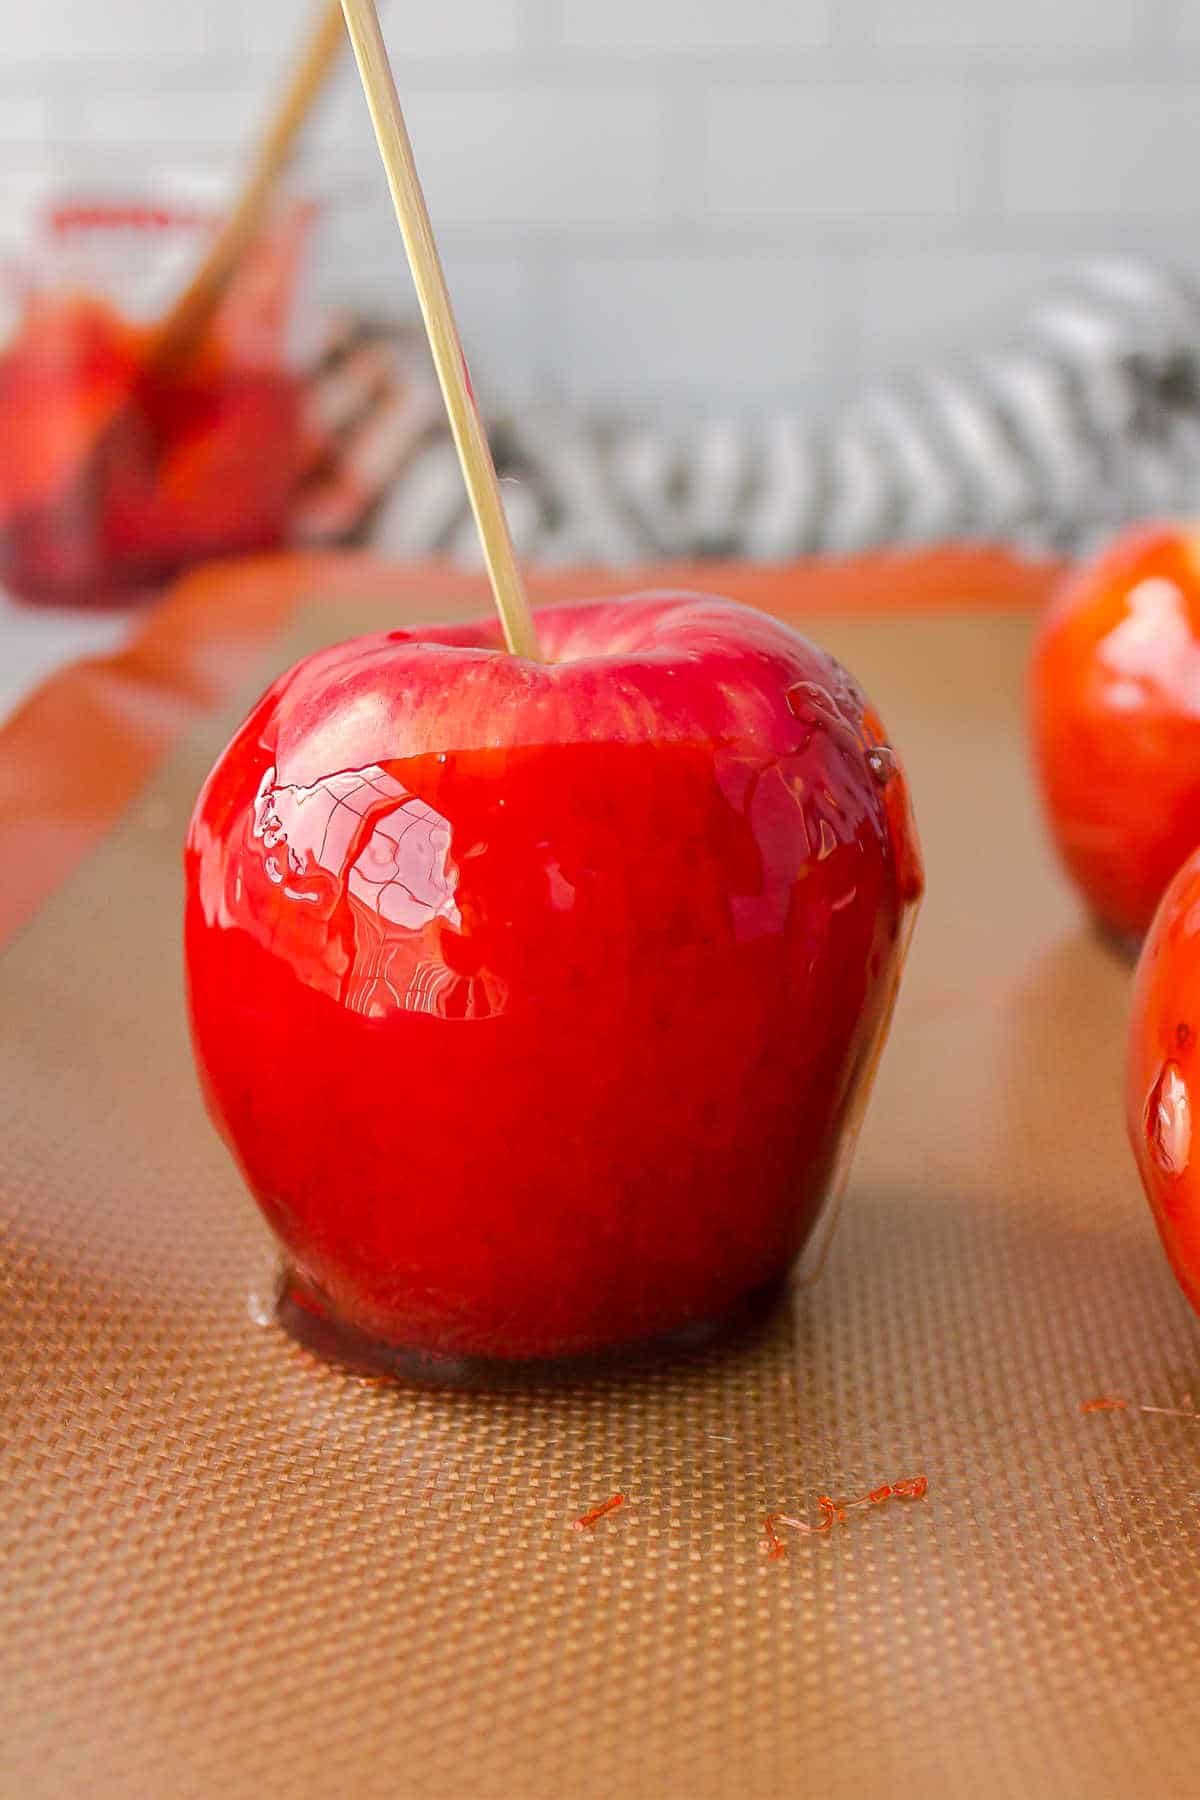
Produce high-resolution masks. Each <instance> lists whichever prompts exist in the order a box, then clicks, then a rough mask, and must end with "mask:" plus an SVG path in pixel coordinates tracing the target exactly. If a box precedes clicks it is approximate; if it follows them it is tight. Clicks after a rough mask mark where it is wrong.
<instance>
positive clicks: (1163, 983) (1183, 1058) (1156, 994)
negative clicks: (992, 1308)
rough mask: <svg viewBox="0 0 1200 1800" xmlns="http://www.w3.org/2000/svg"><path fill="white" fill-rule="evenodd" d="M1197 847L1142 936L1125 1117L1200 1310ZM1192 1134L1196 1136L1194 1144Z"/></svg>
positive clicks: (1169, 1245)
mask: <svg viewBox="0 0 1200 1800" xmlns="http://www.w3.org/2000/svg"><path fill="white" fill-rule="evenodd" d="M1198 1084H1200V852H1198V853H1196V854H1194V855H1193V856H1191V857H1189V859H1188V861H1187V862H1186V863H1185V864H1184V866H1183V868H1182V869H1180V870H1179V872H1178V874H1177V875H1176V876H1175V879H1174V881H1172V882H1171V884H1170V886H1169V887H1168V889H1167V892H1166V894H1165V895H1164V897H1163V902H1162V905H1161V906H1160V907H1159V909H1158V912H1157V914H1156V916H1155V919H1154V923H1153V925H1152V926H1151V928H1150V932H1149V935H1148V936H1147V938H1146V942H1145V945H1144V946H1143V949H1142V954H1141V957H1140V959H1139V962H1138V970H1137V978H1136V981H1135V983H1134V993H1133V1012H1132V1015H1131V1018H1130V1024H1129V1053H1128V1063H1127V1077H1126V1118H1127V1123H1128V1126H1129V1136H1130V1141H1131V1142H1132V1144H1133V1153H1134V1155H1135V1156H1136V1158H1137V1164H1138V1169H1139V1171H1140V1173H1141V1177H1142V1185H1143V1187H1144V1188H1145V1190H1146V1197H1147V1199H1148V1200H1149V1202H1150V1206H1151V1209H1152V1210H1153V1213H1154V1217H1155V1221H1156V1223H1157V1225H1158V1229H1159V1234H1160V1236H1161V1237H1162V1241H1163V1244H1164V1246H1165V1247H1166V1252H1167V1255H1168V1256H1169V1258H1170V1260H1171V1267H1172V1268H1173V1269H1174V1271H1175V1274H1176V1275H1177V1277H1178V1278H1179V1283H1180V1285H1181V1287H1182V1288H1183V1291H1184V1293H1185V1294H1186V1295H1187V1297H1188V1299H1189V1300H1190V1301H1191V1303H1192V1305H1193V1307H1195V1309H1196V1311H1197V1312H1200V1139H1196V1138H1195V1134H1196V1132H1197V1128H1198V1127H1200V1118H1198V1117H1197V1112H1196V1101H1195V1095H1196V1093H1197V1088H1198ZM1194 1140H1195V1141H1194Z"/></svg>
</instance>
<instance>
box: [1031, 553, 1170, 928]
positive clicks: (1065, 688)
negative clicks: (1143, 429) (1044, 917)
mask: <svg viewBox="0 0 1200 1800" xmlns="http://www.w3.org/2000/svg"><path fill="white" fill-rule="evenodd" d="M1030 710H1031V722H1032V729H1033V743H1034V752H1035V756H1036V761H1037V766H1038V771H1039V774H1040V777H1041V785H1042V795H1043V800H1044V803H1045V809H1046V814H1047V817H1048V820H1049V824H1050V829H1051V832H1052V834H1053V837H1054V840H1055V843H1056V844H1057V846H1058V850H1059V854H1060V855H1061V857H1062V860H1063V862H1064V864H1065V865H1066V868H1067V870H1068V872H1069V873H1070V875H1071V876H1072V877H1073V879H1074V881H1075V882H1076V884H1077V886H1078V887H1079V889H1080V891H1081V893H1082V894H1083V897H1084V899H1085V900H1086V902H1087V904H1088V906H1089V908H1090V909H1091V911H1092V913H1093V914H1094V915H1095V917H1096V918H1097V919H1098V920H1099V922H1100V923H1101V925H1103V926H1104V927H1105V928H1106V929H1107V930H1108V931H1110V932H1111V933H1113V934H1114V935H1116V936H1117V937H1119V938H1122V939H1126V940H1129V941H1131V942H1133V943H1136V942H1137V941H1138V940H1139V939H1140V938H1141V937H1142V935H1143V934H1144V932H1145V931H1146V929H1147V927H1148V926H1149V924H1150V921H1151V919H1152V918H1153V916H1154V909H1155V907H1156V906H1157V905H1158V902H1159V900H1160V899H1161V898H1162V894H1163V890H1164V889H1165V888H1166V886H1167V883H1168V882H1169V881H1170V879H1171V877H1172V876H1173V875H1174V873H1175V871H1176V870H1177V869H1178V868H1179V866H1180V864H1181V863H1182V862H1183V860H1184V858H1185V857H1186V856H1188V855H1190V853H1191V852H1192V850H1194V849H1195V847H1196V845H1197V844H1200V543H1198V541H1197V539H1196V538H1195V537H1194V536H1192V535H1191V534H1189V533H1188V532H1186V531H1183V530H1180V529H1176V528H1172V527H1163V526H1156V527H1153V528H1143V529H1140V530H1137V531H1134V532H1130V533H1129V534H1128V535H1127V536H1125V537H1124V538H1123V539H1122V540H1121V541H1120V542H1119V543H1118V544H1117V545H1116V546H1115V548H1113V549H1111V550H1110V551H1109V552H1108V553H1107V554H1106V555H1104V556H1102V557H1100V559H1099V560H1098V561H1096V562H1094V563H1092V564H1091V565H1090V566H1089V567H1087V568H1085V569H1083V570H1081V571H1080V573H1079V574H1077V575H1076V576H1075V577H1074V579H1073V580H1071V581H1069V582H1068V584H1067V585H1066V587H1065V588H1064V590H1063V592H1062V593H1061V594H1060V595H1059V597H1058V599H1057V601H1056V602H1055V603H1054V605H1053V606H1052V607H1051V609H1050V612H1049V613H1048V615H1047V617H1046V620H1045V623H1044V625H1043V627H1042V629H1041V631H1040V633H1039V635H1038V639H1037V642H1036V645H1035V648H1034V653H1033V661H1032V667H1031V678H1030Z"/></svg>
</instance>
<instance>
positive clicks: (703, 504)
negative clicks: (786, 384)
mask: <svg viewBox="0 0 1200 1800" xmlns="http://www.w3.org/2000/svg"><path fill="white" fill-rule="evenodd" d="M401 345H402V346H403V359H404V363H405V367H406V370H407V374H406V381H407V387H408V397H407V402H406V411H405V422H404V428H403V429H402V430H401V431H399V432H396V433H393V434H392V437H393V438H394V440H395V445H394V455H393V458H392V460H393V464H394V466H390V467H388V468H387V470H386V476H387V479H386V480H381V481H380V482H379V483H378V484H377V492H376V496H375V501H374V504H373V506H372V508H371V518H370V537H371V540H372V541H373V542H375V543H377V544H378V545H379V546H380V547H382V548H383V549H385V550H387V551H388V552H390V553H393V554H397V555H402V556H420V555H427V554H431V553H438V554H450V555H452V556H457V557H459V558H461V559H462V560H464V561H467V562H475V561H476V560H477V558H478V550H477V546H476V542H475V535H474V529H473V526H472V523H471V519H470V516H469V513H468V510H467V506H466V501H465V498H464V495H463V489H462V481H461V477H460V475H459V472H458V468H457V464H456V461H455V457H454V451H453V448H452V446H451V444H450V441H449V438H448V436H447V434H446V432H445V430H444V427H443V425H442V422H441V414H440V408H439V405H438V402H437V396H436V392H434V391H433V389H432V387H431V385H430V384H431V377H430V376H429V374H428V372H427V369H426V368H425V366H424V364H423V360H422V359H421V357H420V355H419V352H418V349H417V347H416V346H415V344H414V341H413V339H412V338H411V337H410V336H408V335H407V334H406V335H405V337H404V338H403V339H402V340H400V343H398V345H397V348H398V349H399V348H400V347H401ZM492 436H493V441H494V447H495V451H496V459H497V464H498V467H499V469H500V472H501V476H502V479H503V480H504V491H505V496H506V502H507V507H508V512H509V517H510V520H511V524H512V530H513V536H514V538H515V540H516V543H517V547H518V550H519V551H520V553H521V555H522V556H523V557H524V558H525V559H526V560H528V561H529V562H532V563H543V564H551V565H553V564H563V563H605V564H612V565H620V564H622V563H629V562H634V561H643V560H656V559H659V560H661V559H667V560H669V559H672V558H684V557H689V558H691V557H706V556H715V557H729V558H745V559H748V560H751V561H761V562H772V561H777V560H784V559H787V558H790V557H794V556H801V555H805V554H810V553H813V552H824V553H833V554H838V553H846V552H850V551H855V550H864V549H871V548H875V547H881V546H885V545H903V544H909V545H912V544H929V543H935V542H942V541H947V540H952V539H953V540H958V541H963V540H971V539H976V540H988V541H991V542H997V541H999V542H1008V543H1013V544H1016V545H1020V546H1022V547H1024V548H1027V549H1031V550H1045V551H1080V550H1086V549H1088V548H1089V547H1090V546H1091V545H1092V544H1094V543H1095V542H1096V541H1097V540H1098V539H1100V538H1102V537H1104V536H1106V535H1107V534H1109V533H1110V532H1111V531H1112V530H1113V529H1114V528H1115V527H1117V526H1119V525H1121V524H1123V523H1125V522H1127V521H1128V520H1130V519H1133V518H1137V517H1143V516H1146V515H1148V514H1162V515H1167V514H1178V513H1181V512H1187V511H1190V510H1191V509H1192V508H1194V507H1195V506H1196V503H1197V500H1198V499H1200V287H1198V286H1197V285H1196V283H1195V282H1194V281H1193V280H1192V279H1191V278H1190V277H1188V276H1185V275H1182V274H1180V273H1177V272H1173V271H1171V270H1168V269H1165V268H1163V267H1160V266H1157V265H1154V264H1151V263H1149V262H1146V261H1141V260H1135V259H1130V258H1112V259H1109V260H1107V261H1104V262H1098V263H1093V264H1090V265H1088V266H1086V267H1084V268H1082V269H1081V270H1080V271H1079V272H1078V274H1077V275H1076V276H1075V277H1074V278H1073V279H1072V280H1070V281H1068V282H1067V283H1065V284H1063V285H1062V286H1061V287H1060V288H1059V289H1057V290H1056V291H1055V292H1054V293H1053V294H1051V295H1048V296H1047V297H1046V298H1045V299H1044V300H1043V301H1042V302H1041V303H1039V304H1038V305H1037V306H1036V307H1035V309H1034V310H1033V312H1032V314H1031V316H1030V317H1029V318H1028V319H1027V320H1026V321H1025V322H1024V324H1023V325H1022V326H1021V327H1020V328H1019V329H1018V330H1016V331H1015V332H1014V333H1013V335H1012V337H1011V339H1010V341H1009V342H1008V343H1006V344H1003V345H999V346H997V347H995V348H991V349H987V350H985V351H982V352H980V353H979V354H976V355H974V356H972V357H970V358H963V359H961V360H960V361H959V362H958V363H957V364H954V365H949V364H948V365H946V366H944V367H939V366H934V367H930V368H927V369H922V370H919V371H916V372H914V373H913V374H911V375H910V376H908V377H906V378H902V379H897V380H895V381H891V382H888V383H886V384H883V385H879V386H877V387H874V388H872V389H869V390H866V391H864V392H863V393H862V394H861V395H859V396H858V397H856V398H855V399H854V400H852V401H851V402H850V403H849V404H848V405H846V406H845V407H844V408H843V409H842V410H841V412H840V413H839V414H837V415H836V416H834V417H833V418H832V419H831V420H829V421H827V422H825V423H823V424H820V425H818V424H814V423H812V422H810V421H807V420H805V419H804V418H801V417H796V416H786V417H779V418H774V419H766V420H762V421H760V422H757V423H748V422H746V421H737V420H733V419H722V418H713V419H710V420H708V421H706V422H703V423H701V424H700V425H698V426H693V427H691V428H690V429H688V430H683V429H681V430H678V431H666V430H663V429H660V428H656V427H654V426H653V425H652V424H645V423H643V424H623V425H613V424H602V423H596V422H593V421H588V420H586V419H581V418H578V417H575V416H572V415H571V414H569V413H567V412H565V411H558V410H554V409H551V408H541V409H533V410H526V411H523V412H522V413H521V414H520V415H519V416H518V415H516V414H513V415H512V416H508V417H497V418H496V419H495V420H494V421H493V423H492ZM382 440H383V442H384V446H385V451H386V445H387V442H388V441H390V440H389V439H388V434H387V433H386V432H384V433H383V434H382ZM380 441H381V434H380V431H379V428H378V421H376V428H375V433H374V443H375V454H376V458H377V460H378V457H379V454H380V452H379V443H380ZM384 460H385V461H386V455H385V458H384ZM380 472H381V474H382V473H383V472H384V471H383V470H382V469H381V471H380Z"/></svg>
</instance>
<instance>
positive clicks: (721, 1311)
mask: <svg viewBox="0 0 1200 1800" xmlns="http://www.w3.org/2000/svg"><path fill="white" fill-rule="evenodd" d="M538 630H539V634H540V639H541V644H542V648H543V652H544V655H545V658H546V660H545V661H543V662H536V663H535V662H530V661H525V660H522V659H519V658H516V657H513V656H510V655H508V654H506V653H505V652H504V651H503V650H502V649H501V647H500V644H499V640H498V632H497V628H496V626H495V625H494V624H493V623H490V622H489V623H481V624H476V625H470V626H464V627H458V628H448V629H441V628H439V629H431V630H427V631H395V632H389V633H384V634H381V635H379V636H375V637H368V638H363V639H360V640H358V641H356V642H353V643H349V644H343V645H342V646H340V647H339V648H337V649H334V650H329V651H325V652H322V653H321V654H319V655H316V656H313V657H310V658H309V659H308V660H307V661H305V662H302V663H301V664H299V665H298V666H297V667H296V668H295V669H293V670H291V671H290V673H288V674H286V675H284V676H282V677H281V678H280V680H278V681H277V682H276V683H275V685H274V686H273V687H272V688H271V689H270V690H269V692H268V693H267V694H266V695H265V697H264V698H263V700H262V701H261V702H260V703H259V705H258V706H257V708H256V709H255V711H254V712H253V713H252V714H251V716H250V718H249V719H248V720H247V721H246V724H245V725H244V726H243V727H242V729H241V730H240V731H239V732H238V734H237V736H236V737H235V738H234V740H233V742H232V743H231V744H230V745H229V747H228V749H227V750H226V751H225V753H224V754H223V755H222V757H221V758H220V760H219V761H218V763H217V765H216V767H215V768H214V770H213V772H212V774H211V775H210V777H209V779H208V782H207V784H206V786H205V788H204V790H203V792H202V793H201V795H200V798H199V801H198V803H197V806H196V810H195V814H194V817H193V820H192V825H191V830H190V834H189V837H188V844H187V855H186V865H187V922H186V939H187V946H186V947H187V967H188V982H189V992H190V1005H191V1017H192V1025H193V1032H194V1040H195V1047H196V1054H197V1058H198V1062H199V1066H200V1070H201V1073H202V1076H203V1080H204V1085H205V1089H206V1092H207V1096H208V1101H209V1105H210V1108H211V1110H212V1113H213V1116H214V1118H215V1120H216V1122H217V1124H218V1125H219V1127H220V1128H221V1130H222V1131H223V1133H224V1134H225V1137H226V1139H227V1140H228V1142H229V1144H230V1147H231V1148H232V1150H233V1152H234V1154H235V1155H236V1157H237V1158H238V1161H239V1162H240V1164H241V1167H242V1169H243V1171H244V1173H245V1176H246V1179H247V1181H248V1182H249V1185H250V1187H251V1189H252V1190H253V1192H254V1193H255V1195H256V1196H257V1198H258V1200H259V1203H260V1205H261V1206H262V1208H263V1211H264V1212H265V1214H266V1216H267V1218H268V1220H269V1221H270V1223H271V1225H272V1227H273V1228H274V1230H275V1232H276V1234H277V1235H278V1237H279V1239H280V1241H281V1243H282V1244H283V1246H284V1248H285V1251H286V1254H287V1257H288V1259H289V1262H290V1266H291V1269H292V1277H291V1279H292V1295H293V1301H294V1302H295V1303H296V1304H298V1305H300V1306H303V1307H307V1308H309V1309H310V1311H311V1312H312V1313H313V1314H314V1315H316V1316H319V1317H323V1318H329V1319H332V1320H335V1321H337V1322H338V1323H339V1324H340V1325H341V1326H342V1327H344V1328H346V1329H347V1330H349V1331H351V1332H354V1333H358V1334H362V1335H363V1336H364V1337H365V1338H367V1339H370V1340H372V1341H373V1342H374V1343H375V1344H377V1345H379V1346H382V1347H390V1348H394V1349H397V1350H405V1351H410V1352H417V1353H420V1354H423V1355H426V1356H433V1357H439V1356H444V1357H458V1358H461V1357H484V1358H500V1359H522V1358H535V1357H536V1358H542V1357H557V1356H563V1355H568V1354H574V1353H580V1352H591V1351H596V1350H601V1349H606V1348H610V1347H612V1346H616V1345H621V1344H625V1343H628V1342H630V1341H634V1340H646V1339H655V1338H661V1337H663V1336H665V1335H668V1334H671V1333H673V1332H676V1331H678V1330H681V1329H685V1328H688V1327H693V1326H699V1325H702V1324H706V1323H711V1322H715V1321H718V1320H720V1319H722V1318H723V1317H725V1316H726V1315H728V1314H729V1313H730V1312H731V1311H732V1310H734V1309H735V1308H737V1306H738V1305H739V1303H740V1302H742V1301H743V1300H744V1299H745V1298H746V1296H748V1295H750V1294H752V1293H753V1292H755V1291H756V1290H759V1289H762V1288H765V1287H767V1286H769V1285H770V1284H771V1283H773V1282H774V1281H775V1280H776V1279H777V1278H778V1277H780V1276H781V1274H782V1273H783V1272H784V1271H785V1270H786V1269H787V1267H788V1265H789V1264H790V1263H791V1262H792V1260H793V1258H795V1256H796V1255H797V1253H798V1252H799V1251H800V1249H801V1248H802V1246H803V1245H804V1243H805V1241H806V1240H807V1238H808V1237H809V1234H810V1233H811V1232H812V1230H813V1227H814V1225H815V1223H816V1221H817V1218H818V1215H819V1214H820V1212H821V1209H822V1206H823V1204H824V1201H825V1198H826V1195H827V1193H828V1190H829V1187H830V1183H831V1180H832V1178H833V1174H834V1170H835V1166H836V1165H837V1163H838V1159H839V1149H840V1147H841V1146H842V1142H843V1138H844V1137H845V1136H846V1135H847V1133H848V1132H850V1131H851V1130H852V1127H853V1123H854V1121H855V1118H856V1114H857V1110H858V1104H859V1102H860V1100H861V1098H862V1091H861V1090H862V1087H863V1084H864V1082H866V1081H867V1080H868V1078H869V1073H870V1071H871V1070H872V1068H873V1064H874V1060H875V1057H876V1054H877V1051H878V1048H879V1045H880V1043H881V1039H882V1034H883V1033H884V1031H885V1029H886V1025H887V1021H888V1017H889V1014H890V1010H891V1004H892V1000H893V998H894V993H895V988H896V983H897V980H898V977H899V971H900V964H901V961H902V953H903V946H904V943H905V940H906V927H907V924H908V921H909V915H910V913H911V909H912V908H913V907H914V905H915V903H916V901H917V899H918V897H919V894H920V891H921V870H920V861H919V854H918V850H917V846H916V840H915V836H914V832H913V827H912V822H911V817H910V812H909V803H908V795H907V790H906V786H905V781H904V777H903V774H902V773H901V771H900V768H899V765H898V763H897V761H896V759H895V757H894V755H893V753H892V751H891V749H890V748H889V747H888V746H887V745H886V744H885V743H884V741H883V731H882V727H881V725H880V723H879V721H878V719H877V718H876V717H875V715H874V714H873V713H872V712H871V711H870V710H869V709H868V708H867V706H866V703H865V701H864V699H863V696H862V694H861V693H860V691H859V689H858V688H857V687H856V686H855V684H854V682H853V681H852V680H851V679H850V677H849V676H848V675H847V674H846V673H845V671H844V670H843V669H842V668H840V667H839V666H838V664H836V663H835V662H834V661H833V660H832V659H831V658H830V657H828V656H826V655H824V654H823V653H822V652H821V651H820V650H817V649H815V648H814V647H813V646H812V645H811V644H809V643H807V642H806V641H805V640H804V639H803V638H801V637H799V636H797V635H796V634H795V633H794V632H792V631H790V630H788V629H787V628H786V627H784V626H783V625H781V624H778V623H776V622H774V621H772V620H770V619H768V618H766V617H765V616H763V615H761V614H759V613H756V612H753V611H751V610H749V609H747V608H744V607H740V606H736V605H733V604H732V603H729V602H726V601H720V600H713V599H707V598H704V597H702V596H696V595H664V594H649V595H641V596H636V597H633V598H629V599H622V600H613V601H606V602H602V603H589V604H581V605H576V606H567V607H560V608H556V609H553V610H548V611H545V612H543V613H541V614H540V615H539V617H538Z"/></svg>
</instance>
